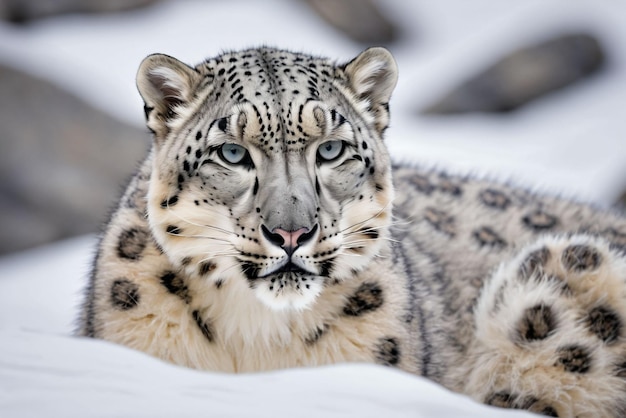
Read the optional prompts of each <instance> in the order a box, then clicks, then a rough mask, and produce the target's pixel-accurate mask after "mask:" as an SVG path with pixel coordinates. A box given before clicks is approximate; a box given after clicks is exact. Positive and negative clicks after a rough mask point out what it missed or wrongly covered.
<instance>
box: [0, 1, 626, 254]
mask: <svg viewBox="0 0 626 418" xmlns="http://www.w3.org/2000/svg"><path fill="white" fill-rule="evenodd" d="M261 44H267V45H272V46H278V47H282V48H287V49H293V50H300V51H304V52H309V53H313V54H317V55H323V56H328V57H332V58H334V59H337V60H338V61H339V62H345V61H348V60H350V59H351V58H352V57H353V56H355V55H356V54H358V53H359V52H360V51H361V50H362V49H364V48H366V47H368V46H373V45H382V46H386V47H387V48H389V49H390V50H391V51H392V53H393V54H394V56H395V57H396V59H397V60H398V64H399V67H400V81H399V84H398V87H397V90H396V93H395V95H394V98H393V99H392V102H391V115H392V125H391V129H389V130H388V133H387V143H388V146H389V148H390V151H391V153H392V156H393V157H394V159H395V160H396V161H399V162H411V163H414V164H419V165H421V166H425V167H437V168H442V169H445V170H447V171H449V172H450V173H459V174H472V175H479V176H488V177H492V178H499V179H503V180H505V181H510V182H513V183H516V184H519V185H522V186H525V187H529V188H533V189H536V190H538V191H542V192H550V193H555V192H556V193H559V194H561V195H564V196H567V197H571V198H575V199H578V200H583V201H589V202H593V203H594V204H597V205H600V206H603V207H620V206H621V207H623V205H624V200H625V197H624V196H625V194H624V191H625V190H626V71H625V69H626V3H623V2H620V1H611V0H576V1H572V0H524V1H502V0H473V1H471V2H469V1H465V0H437V1H428V0H412V1H410V2H409V1H406V0H378V1H376V0H265V1H254V0H250V1H245V0H195V1H193V0H169V1H168V0H160V1H158V0H0V254H7V253H11V252H16V251H19V250H23V249H27V248H30V247H34V246H39V245H42V244H45V243H49V242H53V241H56V240H60V239H63V238H68V237H72V236H76V235H82V234H90V233H94V232H97V231H98V230H99V227H100V225H101V224H102V222H103V221H104V220H106V216H107V213H108V212H109V211H110V210H111V208H112V207H113V205H114V203H115V200H116V198H117V197H118V196H119V194H120V193H121V190H122V188H123V186H124V184H125V181H126V179H127V178H128V177H129V176H130V175H131V173H132V172H133V170H134V168H135V167H136V164H137V162H138V161H139V160H140V159H141V158H142V157H143V155H144V154H145V152H146V150H147V148H148V147H149V144H150V137H149V135H148V133H147V130H146V129H145V128H144V127H143V110H142V103H141V100H140V98H139V95H138V93H137V92H136V89H135V84H134V77H135V72H136V69H137V67H138V65H139V63H140V62H141V60H142V59H143V58H144V57H145V56H146V55H148V54H150V53H154V52H162V53H166V54H169V55H172V56H175V57H177V58H179V59H181V60H183V61H185V62H188V63H190V64H196V63H198V62H200V61H202V60H203V59H204V58H206V57H211V56H214V55H217V54H219V53H220V52H221V51H223V50H229V49H238V48H243V47H250V46H255V45H261Z"/></svg>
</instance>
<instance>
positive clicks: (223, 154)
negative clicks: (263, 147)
mask: <svg viewBox="0 0 626 418" xmlns="http://www.w3.org/2000/svg"><path fill="white" fill-rule="evenodd" d="M218 154H219V156H220V158H221V159H222V160H224V161H225V162H227V163H229V164H246V165H249V164H251V163H252V160H251V159H250V154H248V150H247V149H245V148H244V147H242V146H241V145H237V144H228V143H226V144H224V145H222V146H221V147H220V148H219V149H218Z"/></svg>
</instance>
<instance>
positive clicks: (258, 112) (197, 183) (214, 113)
mask: <svg viewBox="0 0 626 418" xmlns="http://www.w3.org/2000/svg"><path fill="white" fill-rule="evenodd" d="M396 80H397V68H396V63H395V61H394V59H393V58H392V56H391V55H390V54H389V52H388V51H386V50H384V49H382V48H371V49H368V50H366V51H364V52H363V53H361V54H360V55H359V56H357V57H356V58H354V59H353V60H352V61H350V62H348V63H345V64H336V63H334V62H332V61H330V60H328V59H325V58H320V57H314V56H310V55H306V54H300V53H293V52H289V51H285V50H279V49H273V48H256V49H249V50H243V51H234V52H227V53H224V54H222V55H220V56H218V57H216V58H211V59H207V60H206V61H205V62H202V63H201V64H199V65H197V66H195V67H191V66H188V65H186V64H183V63H181V62H180V61H178V60H176V59H174V58H172V57H169V56H165V55H151V56H149V57H148V58H146V59H145V60H144V62H143V63H142V65H141V67H140V69H139V72H138V76H137V83H138V88H139V91H140V93H141V95H142V97H143V99H144V102H145V113H146V119H147V126H148V128H149V129H150V131H151V132H152V133H153V145H152V148H151V150H150V152H149V155H148V156H147V158H146V159H145V161H144V162H143V163H142V164H141V166H140V168H139V169H138V171H137V173H136V175H135V176H134V177H133V178H132V180H131V181H130V183H129V185H128V187H127V189H126V192H125V193H124V195H123V197H122V198H121V200H120V202H119V204H118V206H117V209H116V210H115V211H114V213H113V215H112V216H111V219H110V220H109V222H108V223H107V225H106V228H105V229H104V231H103V233H102V237H101V241H100V243H99V245H98V250H97V256H96V258H95V261H94V267H93V270H92V274H91V278H90V280H89V284H88V286H87V288H86V291H85V299H84V303H83V306H82V312H81V317H80V320H79V330H78V334H80V335H83V336H88V337H94V338H101V339H105V340H109V341H113V342H116V343H120V344H123V345H126V346H128V347H131V348H134V349H137V350H141V351H144V352H146V353H149V354H152V355H154V356H156V357H159V358H161V359H164V360H166V361H169V362H172V363H176V364H179V365H183V366H188V367H193V368H197V369H203V370H212V371H222V372H254V371H264V370H273V369H280V368H287V367H297V366H317V365H323V364H331V363H339V362H374V363H378V364H382V365H386V366H391V367H397V368H400V369H402V370H405V371H407V372H410V373H415V374H418V375H421V376H425V377H428V378H430V379H433V380H434V381H436V382H439V383H440V384H442V385H444V386H446V387H448V388H450V389H452V390H455V391H458V392H461V393H465V394H467V395H469V396H472V397H473V398H475V399H477V400H478V401H481V402H485V403H488V404H491V405H496V406H502V407H508V408H519V409H526V410H530V411H534V412H537V413H539V414H544V415H549V416H561V417H566V416H577V417H586V416H589V417H592V416H593V417H600V416H607V417H608V416H622V415H623V414H624V413H625V412H626V409H625V408H626V401H625V399H626V398H625V396H624V395H625V394H626V392H625V391H626V330H625V329H624V325H625V324H626V303H625V301H626V256H625V253H624V250H625V249H626V220H625V219H624V217H622V216H621V215H619V214H617V213H612V212H609V211H606V210H601V209H597V208H594V207H592V206H590V205H586V204H581V203H576V202H572V201H568V200H565V199H560V198H557V197H551V196H544V195H538V194H535V193H532V192H529V191H527V190H524V189H520V188H516V187H512V186H509V185H506V184H504V183H498V182H492V181H486V180H481V179H474V178H466V177H458V176H450V175H447V174H446V173H444V172H441V171H436V170H423V169H420V168H418V167H415V166H411V165H393V164H392V162H391V161H390V158H389V156H388V153H387V150H386V146H385V143H384V142H385V140H384V139H383V137H384V134H385V131H386V128H387V126H388V124H389V105H388V103H389V99H390V97H391V93H392V91H393V89H394V87H395V85H396ZM121 152H123V150H121Z"/></svg>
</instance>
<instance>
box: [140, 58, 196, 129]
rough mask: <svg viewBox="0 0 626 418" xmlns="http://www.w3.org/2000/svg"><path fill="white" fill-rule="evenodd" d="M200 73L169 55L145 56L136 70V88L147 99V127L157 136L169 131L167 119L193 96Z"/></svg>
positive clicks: (174, 114)
mask: <svg viewBox="0 0 626 418" xmlns="http://www.w3.org/2000/svg"><path fill="white" fill-rule="evenodd" d="M199 78H200V77H199V74H198V73H197V72H196V71H195V70H194V69H193V68H191V67H189V66H188V65H186V64H184V63H182V62H180V61H178V60H177V59H176V58H172V57H170V56H168V55H163V54H153V55H149V56H148V57H146V58H145V59H144V60H143V61H142V63H141V65H140V66H139V71H138V72H137V88H138V89H139V94H141V97H142V98H143V101H144V103H145V107H144V109H145V112H146V119H147V125H148V128H150V129H151V130H153V131H154V132H155V134H156V135H157V136H160V135H162V134H166V133H167V122H168V121H170V120H171V119H173V118H175V117H176V114H177V110H178V108H179V107H181V106H185V105H186V104H187V103H188V102H189V101H190V100H191V98H192V97H193V92H194V89H195V88H196V86H197V84H198V80H199Z"/></svg>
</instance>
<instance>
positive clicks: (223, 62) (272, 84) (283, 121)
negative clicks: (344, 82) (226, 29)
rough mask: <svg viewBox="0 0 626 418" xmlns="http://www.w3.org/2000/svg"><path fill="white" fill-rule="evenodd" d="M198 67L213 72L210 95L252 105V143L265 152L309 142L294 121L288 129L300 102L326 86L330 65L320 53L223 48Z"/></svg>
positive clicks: (272, 49) (331, 65) (317, 97)
mask: <svg viewBox="0 0 626 418" xmlns="http://www.w3.org/2000/svg"><path fill="white" fill-rule="evenodd" d="M198 70H199V71H208V72H211V73H213V74H217V77H216V79H215V83H216V84H215V86H216V93H215V96H213V97H214V98H217V97H226V98H230V100H231V101H232V103H230V104H231V105H235V104H236V103H250V104H251V105H252V108H253V109H254V112H255V114H254V117H256V119H257V120H258V123H259V129H260V132H259V133H258V135H256V136H255V141H256V145H258V146H259V147H260V148H262V149H263V150H265V151H266V152H268V153H270V152H279V151H285V150H288V151H297V150H299V149H301V148H302V147H303V146H304V145H305V144H306V142H308V140H309V138H308V137H307V136H306V135H303V133H302V132H301V131H298V129H297V128H296V127H295V126H294V127H293V128H289V126H291V124H290V123H289V122H290V121H291V119H294V118H295V117H296V115H297V114H298V109H299V107H300V106H301V104H302V103H305V102H306V101H308V100H319V99H320V97H319V93H320V89H322V90H323V89H328V88H329V86H330V84H331V80H330V79H331V77H332V75H331V74H333V73H334V66H333V64H332V63H331V62H330V61H328V60H327V59H325V58H318V57H312V56H309V55H304V54H300V53H293V52H289V51H285V50H280V49H274V48H257V49H249V50H244V51H238V52H228V53H225V54H223V55H221V56H219V57H217V58H214V59H210V60H207V61H206V62H205V63H204V64H202V65H201V66H199V67H198ZM323 83H326V84H327V86H324V85H323ZM218 94H219V96H218ZM209 100H211V99H209ZM226 108H228V105H226ZM220 116H226V115H220ZM294 122H295V121H294ZM257 137H258V138H257Z"/></svg>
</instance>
